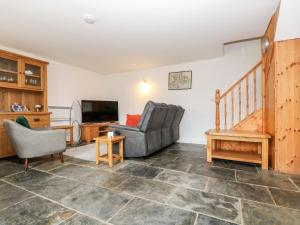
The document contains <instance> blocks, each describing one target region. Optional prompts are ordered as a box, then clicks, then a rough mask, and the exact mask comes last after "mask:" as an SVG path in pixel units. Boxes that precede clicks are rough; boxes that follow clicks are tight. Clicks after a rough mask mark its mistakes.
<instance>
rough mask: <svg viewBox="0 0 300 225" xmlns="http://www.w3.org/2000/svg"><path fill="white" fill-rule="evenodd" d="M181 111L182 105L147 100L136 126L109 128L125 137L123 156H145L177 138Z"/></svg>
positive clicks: (112, 126) (113, 126)
mask: <svg viewBox="0 0 300 225" xmlns="http://www.w3.org/2000/svg"><path fill="white" fill-rule="evenodd" d="M179 111H180V112H179ZM183 113H184V109H183V108H182V107H179V106H174V105H167V104H164V103H155V102H152V101H149V102H147V104H146V106H145V108H144V111H143V113H142V116H141V119H140V121H139V123H138V125H137V127H136V128H132V127H128V126H122V125H111V126H110V130H112V131H118V132H119V133H120V134H121V135H124V136H125V137H126V138H125V143H124V156H125V157H142V156H147V155H150V154H152V153H154V152H155V151H158V150H160V149H162V148H164V147H166V146H168V145H170V144H172V143H174V142H175V141H177V140H178V139H179V124H180V121H181V118H182V116H183ZM174 121H176V124H174Z"/></svg>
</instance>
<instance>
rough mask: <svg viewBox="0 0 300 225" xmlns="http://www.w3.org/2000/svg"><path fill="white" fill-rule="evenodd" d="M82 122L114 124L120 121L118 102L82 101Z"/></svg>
mask: <svg viewBox="0 0 300 225" xmlns="http://www.w3.org/2000/svg"><path fill="white" fill-rule="evenodd" d="M81 111H82V122H83V123H91V122H113V121H118V120H119V112H118V102H117V101H92V100H82V101H81Z"/></svg>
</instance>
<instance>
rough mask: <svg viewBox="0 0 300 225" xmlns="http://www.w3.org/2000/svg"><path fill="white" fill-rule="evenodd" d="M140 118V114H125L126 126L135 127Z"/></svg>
mask: <svg viewBox="0 0 300 225" xmlns="http://www.w3.org/2000/svg"><path fill="white" fill-rule="evenodd" d="M140 118H141V115H140V114H137V115H130V114H127V115H126V126H129V127H136V126H137V125H138V123H139V121H140Z"/></svg>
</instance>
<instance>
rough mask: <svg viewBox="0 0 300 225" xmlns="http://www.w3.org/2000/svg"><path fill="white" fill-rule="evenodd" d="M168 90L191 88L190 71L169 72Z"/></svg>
mask: <svg viewBox="0 0 300 225" xmlns="http://www.w3.org/2000/svg"><path fill="white" fill-rule="evenodd" d="M168 89H169V90H187V89H192V71H191V70H188V71H179V72H170V73H169V82H168Z"/></svg>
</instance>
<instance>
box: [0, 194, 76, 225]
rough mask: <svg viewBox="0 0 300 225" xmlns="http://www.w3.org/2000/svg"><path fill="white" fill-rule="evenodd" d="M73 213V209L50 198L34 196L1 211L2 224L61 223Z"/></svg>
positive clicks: (0, 221) (38, 224)
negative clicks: (53, 201)
mask: <svg viewBox="0 0 300 225" xmlns="http://www.w3.org/2000/svg"><path fill="white" fill-rule="evenodd" d="M73 214H74V211H72V210H69V209H67V208H64V207H62V206H60V205H57V204H55V203H52V202H50V201H48V200H45V199H41V198H39V197H34V198H30V199H28V200H26V201H23V202H21V203H19V204H17V205H14V206H12V207H9V208H7V209H5V210H3V211H1V212H0V224H5V225H12V224H18V225H42V224H59V223H61V222H63V221H64V220H66V219H68V218H69V217H71V216H72V215H73Z"/></svg>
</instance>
